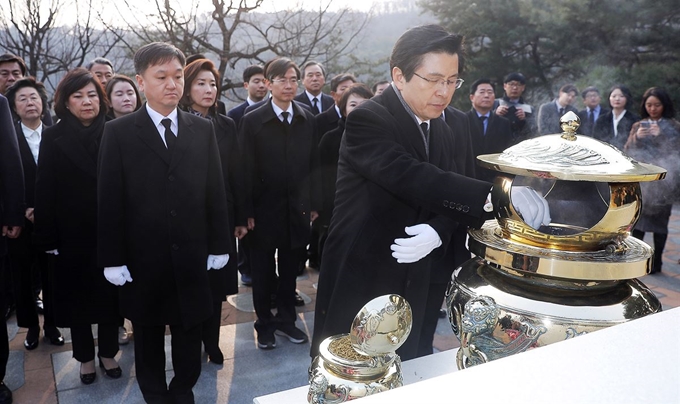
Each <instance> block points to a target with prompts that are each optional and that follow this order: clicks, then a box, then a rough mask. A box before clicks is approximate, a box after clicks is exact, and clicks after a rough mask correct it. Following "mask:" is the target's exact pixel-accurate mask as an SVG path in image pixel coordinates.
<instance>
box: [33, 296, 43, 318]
mask: <svg viewBox="0 0 680 404" xmlns="http://www.w3.org/2000/svg"><path fill="white" fill-rule="evenodd" d="M35 311H36V312H37V313H38V314H45V305H44V304H43V301H42V299H41V298H40V296H36V297H35Z"/></svg>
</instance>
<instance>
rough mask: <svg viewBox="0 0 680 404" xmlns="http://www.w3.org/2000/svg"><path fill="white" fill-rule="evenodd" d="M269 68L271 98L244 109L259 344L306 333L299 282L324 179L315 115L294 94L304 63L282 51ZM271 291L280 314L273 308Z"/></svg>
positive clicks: (268, 345) (267, 344)
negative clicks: (300, 323)
mask: <svg viewBox="0 0 680 404" xmlns="http://www.w3.org/2000/svg"><path fill="white" fill-rule="evenodd" d="M264 71H265V78H266V80H267V87H268V88H269V91H270V92H271V98H270V99H269V100H267V101H266V102H265V103H264V104H263V105H262V106H260V107H258V108H257V109H255V110H254V111H252V112H249V113H248V114H246V115H244V116H243V118H242V119H241V128H240V131H239V142H240V144H241V147H242V149H243V155H244V159H245V161H246V167H245V169H246V198H245V199H246V201H247V203H246V212H247V217H248V230H249V231H250V233H249V234H250V237H252V239H251V242H252V244H251V250H250V256H249V258H250V265H251V271H252V277H253V285H252V286H253V305H254V306H255V312H256V314H257V321H256V322H255V330H256V331H257V344H258V346H259V347H260V348H261V349H272V348H274V347H276V338H275V336H274V334H275V333H276V334H278V335H281V336H284V337H287V338H288V339H289V340H290V341H291V342H293V343H296V344H301V343H304V342H307V340H308V337H307V335H306V334H305V333H304V332H303V331H302V330H300V329H298V328H297V327H295V320H296V318H297V316H296V313H295V282H296V277H297V271H298V265H299V263H300V261H301V259H302V257H303V255H304V253H305V247H306V245H307V244H308V242H309V223H310V222H312V221H314V220H315V219H316V217H317V216H318V214H317V211H318V210H319V209H320V206H321V184H320V178H319V175H320V173H319V170H318V167H319V155H318V143H319V141H318V136H317V132H316V125H315V124H314V116H313V115H312V113H311V112H309V111H307V110H305V109H304V108H302V107H301V106H300V105H299V104H298V103H295V102H294V101H293V98H294V97H295V93H296V91H297V83H298V78H299V75H300V70H299V69H298V67H297V66H296V65H295V63H293V62H292V61H291V60H290V59H287V58H277V59H274V60H271V61H269V62H267V64H266V65H265V66H264ZM277 251H278V254H277V256H278V259H277V261H276V262H277V264H278V275H279V278H278V282H275V281H274V279H275V277H274V273H273V270H274V269H275V265H274V262H275V261H274V260H275V258H274V257H275V253H277ZM273 293H275V294H276V307H277V314H276V316H274V315H272V313H271V295H272V294H273Z"/></svg>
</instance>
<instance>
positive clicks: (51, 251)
mask: <svg viewBox="0 0 680 404" xmlns="http://www.w3.org/2000/svg"><path fill="white" fill-rule="evenodd" d="M45 252H46V253H47V254H54V255H59V250H57V249H56V248H55V249H54V250H49V251H45Z"/></svg>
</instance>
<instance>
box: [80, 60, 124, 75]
mask: <svg viewBox="0 0 680 404" xmlns="http://www.w3.org/2000/svg"><path fill="white" fill-rule="evenodd" d="M94 65H108V66H109V67H110V68H111V71H112V72H114V73H115V72H116V69H114V68H113V63H111V61H110V60H109V59H107V58H94V59H92V61H91V62H90V63H88V64H87V65H86V66H85V68H86V69H87V70H92V67H93V66H94Z"/></svg>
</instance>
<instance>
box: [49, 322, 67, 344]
mask: <svg viewBox="0 0 680 404" xmlns="http://www.w3.org/2000/svg"><path fill="white" fill-rule="evenodd" d="M45 341H46V342H49V343H50V344H52V345H56V346H62V345H64V337H63V336H62V335H61V332H59V330H58V329H57V327H45Z"/></svg>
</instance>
